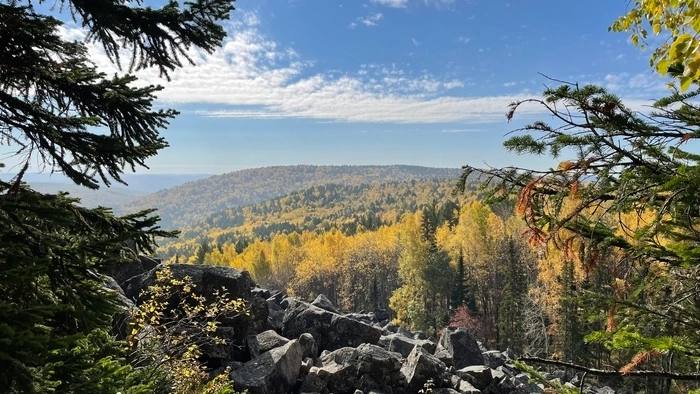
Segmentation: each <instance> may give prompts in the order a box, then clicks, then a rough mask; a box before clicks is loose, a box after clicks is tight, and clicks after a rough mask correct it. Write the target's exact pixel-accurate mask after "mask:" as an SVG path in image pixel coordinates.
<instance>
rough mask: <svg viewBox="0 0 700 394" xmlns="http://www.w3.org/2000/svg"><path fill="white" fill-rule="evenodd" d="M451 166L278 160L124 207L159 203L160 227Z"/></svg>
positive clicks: (441, 172)
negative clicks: (313, 190)
mask: <svg viewBox="0 0 700 394" xmlns="http://www.w3.org/2000/svg"><path fill="white" fill-rule="evenodd" d="M459 174H460V170H459V169H456V168H429V167H418V166H403V165H392V166H309V165H298V166H278V167H265V168H256V169H249V170H241V171H235V172H231V173H228V174H223V175H216V176H212V177H208V178H205V179H201V180H197V181H194V182H188V183H186V184H183V185H180V186H177V187H174V188H171V189H166V190H162V191H159V192H157V193H153V194H150V195H148V196H146V197H144V198H141V199H138V200H136V201H134V202H131V203H130V204H129V206H128V207H125V208H126V209H127V210H129V211H136V210H140V209H146V208H158V213H159V215H160V216H161V219H162V222H161V225H162V227H164V228H168V229H170V228H182V227H185V226H188V225H192V224H195V223H199V222H200V221H201V220H202V218H206V217H208V216H209V215H211V214H213V213H217V212H221V211H223V210H225V209H229V208H235V207H240V206H245V205H251V204H255V203H258V202H262V201H265V200H269V199H273V198H276V197H280V196H284V195H286V194H289V193H292V192H295V191H298V190H303V189H306V188H309V187H313V186H320V185H325V184H329V183H334V184H338V185H362V184H371V183H378V182H381V183H384V182H401V181H409V180H424V179H453V178H457V177H458V176H459Z"/></svg>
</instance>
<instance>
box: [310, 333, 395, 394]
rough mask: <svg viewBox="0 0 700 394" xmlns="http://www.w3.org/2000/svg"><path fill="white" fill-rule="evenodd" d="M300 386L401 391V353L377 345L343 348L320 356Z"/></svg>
mask: <svg viewBox="0 0 700 394" xmlns="http://www.w3.org/2000/svg"><path fill="white" fill-rule="evenodd" d="M320 363H321V366H320V367H313V368H311V370H310V371H309V373H308V374H307V376H306V378H305V379H304V382H303V384H302V386H301V392H324V393H325V392H331V393H336V394H343V393H355V392H356V391H355V390H362V391H367V392H370V391H373V390H374V391H378V392H387V393H391V392H403V391H402V390H403V389H404V388H405V386H406V382H405V378H404V376H403V374H402V373H401V355H400V354H397V353H393V352H389V351H387V350H385V349H383V348H381V347H379V346H375V345H371V344H362V345H360V346H358V347H357V348H352V347H344V348H340V349H337V350H335V351H333V352H330V353H328V354H326V355H325V356H323V357H321V360H320Z"/></svg>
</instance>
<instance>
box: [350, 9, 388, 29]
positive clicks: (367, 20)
mask: <svg viewBox="0 0 700 394" xmlns="http://www.w3.org/2000/svg"><path fill="white" fill-rule="evenodd" d="M382 19H384V14H382V13H381V12H377V13H376V14H371V15H367V16H361V17H359V18H357V19H356V20H355V22H352V23H350V28H351V29H354V28H355V27H357V24H358V23H359V24H363V25H365V26H367V27H374V26H377V25H378V24H379V21H381V20H382Z"/></svg>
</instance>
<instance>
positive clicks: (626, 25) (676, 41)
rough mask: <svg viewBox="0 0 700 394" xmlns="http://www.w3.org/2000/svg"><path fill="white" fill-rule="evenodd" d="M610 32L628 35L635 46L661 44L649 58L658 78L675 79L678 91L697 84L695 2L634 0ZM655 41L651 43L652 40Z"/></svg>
mask: <svg viewBox="0 0 700 394" xmlns="http://www.w3.org/2000/svg"><path fill="white" fill-rule="evenodd" d="M610 29H611V30H613V31H618V32H629V33H631V39H632V43H633V44H634V45H637V46H641V47H644V46H647V45H654V44H653V42H651V37H657V38H661V39H663V42H662V43H661V44H660V45H659V46H658V47H657V48H656V50H655V51H654V52H653V54H652V55H651V59H650V62H651V65H652V66H653V67H654V68H655V69H656V71H657V72H659V73H660V74H662V75H671V76H673V77H675V78H678V80H679V82H680V87H681V90H687V89H688V87H690V85H691V84H692V83H694V82H697V81H699V80H700V37H699V36H698V33H699V32H700V2H698V1H695V0H637V1H635V3H634V7H633V8H632V9H631V10H630V11H629V12H628V13H627V14H625V15H623V16H622V17H620V18H619V19H618V20H616V21H615V22H614V23H613V24H612V26H610ZM654 41H655V40H654Z"/></svg>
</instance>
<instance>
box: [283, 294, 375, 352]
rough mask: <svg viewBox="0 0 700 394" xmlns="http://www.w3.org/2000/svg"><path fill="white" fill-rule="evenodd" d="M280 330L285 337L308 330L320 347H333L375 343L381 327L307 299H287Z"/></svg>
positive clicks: (292, 336) (320, 348) (294, 335)
mask: <svg viewBox="0 0 700 394" xmlns="http://www.w3.org/2000/svg"><path fill="white" fill-rule="evenodd" d="M282 333H283V335H284V336H286V337H287V338H296V337H298V336H299V335H301V334H303V333H310V334H311V335H312V336H313V337H314V338H315V339H316V343H317V344H318V348H319V350H336V349H340V348H342V347H347V346H350V347H357V346H359V345H362V344H364V343H369V344H373V345H375V344H377V343H378V342H379V338H380V337H381V335H382V330H381V329H380V328H378V327H375V326H373V325H370V324H367V323H363V322H361V321H359V320H355V319H351V318H349V317H346V316H343V315H339V314H337V313H333V312H330V311H328V310H325V309H322V308H319V307H317V306H314V305H311V304H309V303H306V302H301V301H293V302H291V301H290V304H289V307H288V308H287V311H286V312H285V315H284V319H283V329H282Z"/></svg>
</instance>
